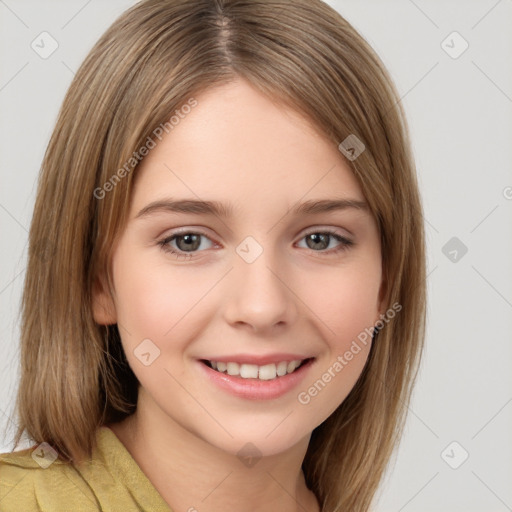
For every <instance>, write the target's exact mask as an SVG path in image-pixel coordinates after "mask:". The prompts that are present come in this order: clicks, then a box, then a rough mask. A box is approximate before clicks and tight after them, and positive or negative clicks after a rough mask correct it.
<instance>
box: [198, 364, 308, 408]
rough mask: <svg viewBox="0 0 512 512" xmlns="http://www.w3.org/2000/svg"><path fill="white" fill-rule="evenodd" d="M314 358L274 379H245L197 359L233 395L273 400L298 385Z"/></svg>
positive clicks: (209, 374)
mask: <svg viewBox="0 0 512 512" xmlns="http://www.w3.org/2000/svg"><path fill="white" fill-rule="evenodd" d="M313 362H314V359H310V360H309V361H308V362H307V363H305V364H303V365H302V366H301V367H300V368H299V369H297V370H295V371H294V372H293V373H289V374H287V375H283V376H282V377H276V378H275V379H272V380H260V379H243V378H242V377H237V376H234V375H228V374H227V373H220V372H218V371H216V370H214V369H212V368H210V367H209V366H207V365H206V364H204V363H202V362H201V361H197V363H198V364H199V367H200V369H201V371H203V372H204V373H205V375H206V377H207V378H208V379H210V380H211V381H212V382H214V383H215V384H216V385H217V386H219V387H220V388H221V389H223V390H225V391H227V392H228V393H231V394H232V395H235V396H238V397H240V398H245V399H247V400H272V399H274V398H279V397H280V396H283V395H285V394H286V393H288V392H290V391H291V390H292V389H294V388H295V387H297V386H298V385H299V383H300V382H301V381H302V380H303V379H304V377H305V376H306V374H307V373H308V371H309V368H310V366H311V365H312V363H313Z"/></svg>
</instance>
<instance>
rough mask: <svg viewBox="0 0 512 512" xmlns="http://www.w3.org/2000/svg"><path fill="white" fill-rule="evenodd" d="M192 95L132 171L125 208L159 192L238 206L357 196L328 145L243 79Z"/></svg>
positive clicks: (139, 204) (359, 196)
mask: <svg viewBox="0 0 512 512" xmlns="http://www.w3.org/2000/svg"><path fill="white" fill-rule="evenodd" d="M194 99H195V100H196V101H197V105H196V106H195V107H194V108H193V109H187V110H186V112H187V113H185V111H183V112H181V115H180V116H179V118H178V117H176V118H175V120H176V119H179V121H178V122H177V123H176V124H174V126H173V128H172V130H171V131H170V132H169V133H167V134H165V135H164V136H163V137H162V140H161V141H160V140H158V139H156V140H155V142H156V146H155V147H154V148H153V149H151V150H150V152H149V153H148V155H147V156H146V157H145V158H144V160H143V161H142V163H141V165H140V166H139V168H138V169H137V180H136V187H135V194H134V200H133V202H134V204H133V210H135V209H137V211H138V210H139V209H140V208H142V207H143V206H144V203H146V202H147V201H149V200H155V199H157V198H158V197H159V196H163V195H167V196H173V197H180V196H184V197H193V196H196V198H201V199H202V198H206V197H208V198H209V199H219V200H227V199H230V200H233V202H236V203H237V204H238V205H239V207H241V208H242V207H243V206H244V205H247V206H249V205H250V206H251V207H254V206H255V205H257V204H260V205H263V204H265V205H267V207H268V206H269V205H270V204H274V203H280V204H285V205H288V206H291V204H293V203H295V202H296V201H297V200H299V199H301V198H302V199H303V200H307V199H308V195H311V197H313V196H314V197H315V198H328V197H329V198H331V197H332V196H333V195H335V196H336V197H338V198H340V197H341V198H342V197H347V198H351V199H359V200H363V199H364V197H363V194H362V191H361V189H360V187H359V184H358V182H357V180H356V178H355V176H354V175H353V173H352V171H351V169H350V166H349V164H348V162H347V161H346V160H345V159H344V157H343V156H342V154H341V153H340V152H339V150H338V148H337V146H336V144H334V143H333V142H332V141H330V140H328V139H327V138H326V137H325V136H323V135H322V134H321V132H320V131H319V130H318V129H317V128H316V127H315V126H314V125H313V124H312V123H311V122H310V121H309V120H308V119H306V118H304V117H303V116H302V115H301V114H299V113H298V112H296V111H294V110H291V109H290V108H288V107H286V106H284V105H281V104H279V103H278V102H277V101H273V100H271V99H269V98H268V97H266V96H265V95H263V94H261V93H260V92H258V91H257V90H256V89H255V88H254V87H253V86H252V85H251V84H249V83H248V82H246V81H245V80H243V79H239V80H237V81H235V82H232V83H230V84H227V85H222V86H220V87H216V88H213V89H209V90H208V91H206V92H204V93H203V94H201V95H198V96H197V97H194Z"/></svg>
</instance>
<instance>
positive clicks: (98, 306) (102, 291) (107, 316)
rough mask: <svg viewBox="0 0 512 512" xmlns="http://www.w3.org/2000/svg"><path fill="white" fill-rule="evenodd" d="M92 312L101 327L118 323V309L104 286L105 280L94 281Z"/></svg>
mask: <svg viewBox="0 0 512 512" xmlns="http://www.w3.org/2000/svg"><path fill="white" fill-rule="evenodd" d="M92 312H93V317H94V321H95V322H96V323H98V324H100V325H112V324H115V323H117V315H116V308H115V305H114V301H113V299H112V296H111V295H110V293H109V292H108V290H107V287H106V286H105V285H104V280H103V279H101V278H97V279H95V280H94V285H93V292H92Z"/></svg>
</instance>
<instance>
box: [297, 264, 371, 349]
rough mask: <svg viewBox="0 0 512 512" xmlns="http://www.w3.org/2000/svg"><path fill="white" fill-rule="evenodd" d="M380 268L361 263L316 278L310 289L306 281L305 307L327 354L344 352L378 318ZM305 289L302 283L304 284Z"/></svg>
mask: <svg viewBox="0 0 512 512" xmlns="http://www.w3.org/2000/svg"><path fill="white" fill-rule="evenodd" d="M380 280H381V273H380V265H379V264H378V263H375V264H369V263H368V264H361V265H353V266H350V267H348V266H347V268H343V267H341V268H340V269H339V270H337V271H336V272H333V271H332V269H330V271H329V272H325V274H324V275H323V276H322V275H317V276H316V279H315V280H314V285H315V286H314V287H312V286H311V282H310V280H309V279H308V278H306V281H307V282H308V283H307V286H308V289H309V290H310V292H309V293H308V295H307V297H308V304H307V305H308V306H309V308H310V309H311V310H312V311H313V312H315V313H316V314H317V315H318V317H319V319H320V322H319V325H320V326H321V327H322V329H323V333H324V334H325V339H326V340H327V341H328V343H329V347H330V349H331V351H333V352H335V353H336V354H334V353H333V354H331V356H333V357H335V356H336V355H337V354H338V353H340V352H344V351H345V350H347V349H348V347H349V346H350V344H351V341H352V340H354V339H356V338H357V336H358V335H359V334H360V333H361V332H364V331H365V329H370V328H371V327H372V326H373V325H374V323H375V321H376V320H377V318H378V316H379V304H378V301H379V297H378V295H379V289H380ZM304 286H306V282H304Z"/></svg>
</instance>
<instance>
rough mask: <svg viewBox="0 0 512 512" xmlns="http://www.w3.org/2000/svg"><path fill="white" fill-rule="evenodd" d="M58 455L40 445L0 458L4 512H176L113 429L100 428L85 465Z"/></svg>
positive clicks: (46, 445) (1, 496)
mask: <svg viewBox="0 0 512 512" xmlns="http://www.w3.org/2000/svg"><path fill="white" fill-rule="evenodd" d="M52 452H53V453H52ZM56 453H57V452H55V451H54V450H53V448H52V447H51V446H50V445H48V444H47V443H41V444H39V445H34V446H33V447H32V448H27V449H25V450H20V451H17V452H11V453H2V454H0V510H1V511H2V512H20V511H23V512H43V511H44V512H69V511H70V510H72V511H73V512H94V511H96V510H97V511H101V510H105V511H107V510H108V511H111V510H140V511H148V512H149V511H151V512H160V511H162V512H163V511H165V512H169V511H170V512H172V511H171V509H170V507H169V506H168V505H167V503H166V502H165V501H164V500H163V498H162V496H160V494H159V493H158V491H157V490H156V489H155V487H154V486H153V485H152V483H151V482H150V481H149V480H148V478H147V477H146V475H145V474H144V473H143V472H142V470H141V469H140V467H139V466H138V465H137V463H136V462H135V460H134V459H133V458H132V457H131V455H130V453H129V452H128V451H127V450H126V448H125V447H124V445H123V444H122V443H121V441H120V440H119V439H118V438H117V437H116V435H115V433H114V432H113V431H112V430H111V429H110V428H106V427H101V428H100V429H98V432H97V444H96V446H95V447H94V449H93V454H92V457H91V458H90V459H88V460H87V461H85V462H83V463H81V464H77V465H75V464H72V463H68V462H66V461H63V460H62V459H59V458H57V457H56Z"/></svg>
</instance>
